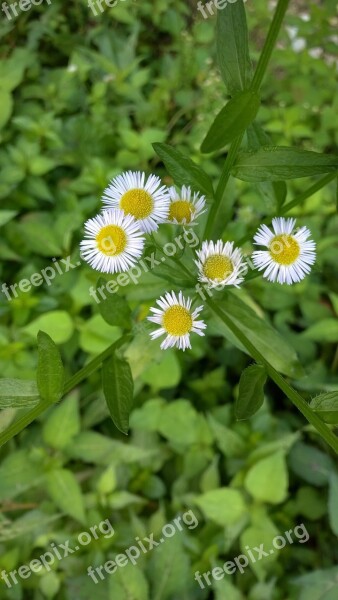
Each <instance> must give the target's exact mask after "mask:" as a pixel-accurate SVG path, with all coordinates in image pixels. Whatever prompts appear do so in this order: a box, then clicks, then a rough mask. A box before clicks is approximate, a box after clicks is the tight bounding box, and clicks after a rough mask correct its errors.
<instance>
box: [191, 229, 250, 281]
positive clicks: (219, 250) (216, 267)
mask: <svg viewBox="0 0 338 600" xmlns="http://www.w3.org/2000/svg"><path fill="white" fill-rule="evenodd" d="M196 255H197V258H198V260H195V264H196V265H197V268H198V279H199V281H201V282H203V283H206V284H207V285H208V287H210V288H213V287H218V286H220V288H222V287H224V286H226V285H234V286H236V287H239V284H240V283H242V281H243V280H244V277H243V276H242V275H243V274H244V272H245V271H247V266H246V264H245V262H244V259H243V256H242V253H241V251H240V249H239V248H234V242H222V240H218V241H217V242H216V243H214V242H203V244H202V248H201V250H197V251H196Z"/></svg>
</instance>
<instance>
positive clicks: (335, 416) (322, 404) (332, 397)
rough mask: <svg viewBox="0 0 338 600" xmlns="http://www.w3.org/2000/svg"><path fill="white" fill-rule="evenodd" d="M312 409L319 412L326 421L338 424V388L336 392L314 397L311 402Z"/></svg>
mask: <svg viewBox="0 0 338 600" xmlns="http://www.w3.org/2000/svg"><path fill="white" fill-rule="evenodd" d="M310 406H311V408H312V410H313V411H314V412H316V413H318V414H319V416H320V417H321V418H322V419H323V421H325V423H330V424H332V425H336V424H337V423H338V390H337V391H336V392H328V393H326V394H319V396H316V397H315V398H313V400H312V401H311V403H310Z"/></svg>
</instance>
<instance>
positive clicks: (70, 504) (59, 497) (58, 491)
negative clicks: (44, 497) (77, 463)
mask: <svg viewBox="0 0 338 600" xmlns="http://www.w3.org/2000/svg"><path fill="white" fill-rule="evenodd" d="M46 483H47V491H48V494H49V495H50V497H51V499H52V500H53V502H55V504H56V506H57V507H58V508H59V509H61V510H62V511H63V512H64V513H65V514H66V515H69V516H70V517H73V519H76V520H77V521H80V523H85V520H86V518H85V509H84V501H83V496H82V492H81V488H80V485H79V483H78V481H77V479H76V478H75V476H74V474H73V473H72V472H71V471H68V470H67V469H55V470H53V471H50V472H49V473H47V475H46Z"/></svg>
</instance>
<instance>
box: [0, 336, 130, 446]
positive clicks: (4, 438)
mask: <svg viewBox="0 0 338 600" xmlns="http://www.w3.org/2000/svg"><path fill="white" fill-rule="evenodd" d="M129 339H130V335H125V336H123V337H122V338H120V339H119V340H117V341H116V342H114V343H113V344H111V346H109V347H108V348H106V350H104V351H103V352H101V354H99V355H98V356H96V357H95V358H93V360H91V361H90V362H89V363H88V364H87V365H85V366H84V367H83V368H82V369H80V371H78V372H77V373H76V374H75V375H73V377H71V378H70V379H69V380H68V381H66V383H65V385H64V388H63V394H62V397H63V396H65V395H66V394H68V393H69V392H70V391H71V390H72V389H74V388H75V387H76V386H77V385H79V383H81V382H82V381H84V380H85V379H86V378H87V377H88V376H89V375H91V374H92V373H94V372H95V371H96V370H97V369H98V367H100V366H101V364H102V363H103V362H104V361H105V360H106V359H107V358H109V356H111V354H112V353H113V352H114V351H115V350H117V349H118V348H120V347H121V346H123V345H124V344H125V343H126V342H127V341H128V340H129ZM52 405H53V402H48V401H46V400H42V401H41V402H39V404H37V406H34V408H32V410H30V411H29V412H26V413H25V414H24V415H22V416H21V417H20V418H19V419H17V421H15V422H14V423H12V425H10V426H9V427H8V429H6V431H4V432H3V433H1V434H0V447H1V446H3V445H4V444H6V443H7V442H8V441H9V440H10V439H12V438H13V437H14V436H16V435H17V434H18V433H20V432H21V431H22V430H23V429H25V427H27V426H28V425H30V423H32V422H33V421H35V419H37V418H38V417H39V416H40V415H41V414H42V413H43V412H44V411H45V410H47V408H49V407H50V406H52Z"/></svg>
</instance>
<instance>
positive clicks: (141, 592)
mask: <svg viewBox="0 0 338 600" xmlns="http://www.w3.org/2000/svg"><path fill="white" fill-rule="evenodd" d="M124 556H125V558H126V559H127V556H126V555H124ZM127 560H128V559H127ZM121 564H122V563H121ZM115 568H116V572H115V573H114V574H113V572H112V575H113V576H112V577H110V578H109V596H108V598H109V599H111V600H116V599H117V598H126V599H127V598H128V600H148V599H149V585H148V581H147V580H146V578H145V576H144V575H143V572H142V571H141V569H140V568H139V567H138V566H137V565H134V564H127V565H126V566H124V567H123V568H118V567H117V565H116V566H115Z"/></svg>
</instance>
